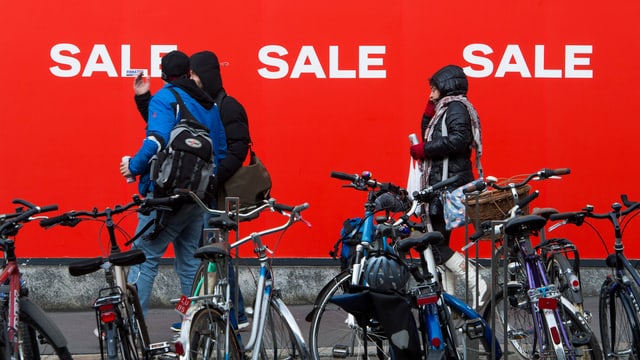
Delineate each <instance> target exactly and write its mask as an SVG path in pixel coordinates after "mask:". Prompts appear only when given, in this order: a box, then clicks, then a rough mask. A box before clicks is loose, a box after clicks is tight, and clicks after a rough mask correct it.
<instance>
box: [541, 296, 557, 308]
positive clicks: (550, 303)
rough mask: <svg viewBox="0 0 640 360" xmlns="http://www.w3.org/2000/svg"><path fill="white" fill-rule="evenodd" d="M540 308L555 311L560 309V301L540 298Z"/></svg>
mask: <svg viewBox="0 0 640 360" xmlns="http://www.w3.org/2000/svg"><path fill="white" fill-rule="evenodd" d="M538 307H539V308H540V309H549V310H555V309H556V308H557V307H558V299H556V298H540V299H538Z"/></svg>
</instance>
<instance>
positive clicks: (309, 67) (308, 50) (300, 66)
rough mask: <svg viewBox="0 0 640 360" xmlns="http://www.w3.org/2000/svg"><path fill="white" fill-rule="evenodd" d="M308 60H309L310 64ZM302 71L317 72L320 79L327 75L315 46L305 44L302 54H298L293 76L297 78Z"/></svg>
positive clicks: (292, 71)
mask: <svg viewBox="0 0 640 360" xmlns="http://www.w3.org/2000/svg"><path fill="white" fill-rule="evenodd" d="M307 60H309V63H308V64H307ZM302 73H309V74H315V75H316V77H317V78H319V79H324V78H326V77H327V76H326V75H325V74H324V70H322V65H321V64H320V59H318V55H317V54H316V50H315V49H314V48H313V46H310V45H305V46H303V47H302V48H301V49H300V54H298V59H296V64H295V65H293V70H291V78H292V79H297V78H299V77H300V74H302Z"/></svg>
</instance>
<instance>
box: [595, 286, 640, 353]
mask: <svg viewBox="0 0 640 360" xmlns="http://www.w3.org/2000/svg"><path fill="white" fill-rule="evenodd" d="M631 289H632V288H630V287H627V286H625V285H623V284H621V283H620V282H618V281H616V280H614V279H612V278H607V280H605V282H604V283H603V284H602V288H601V290H600V303H599V310H600V337H601V340H602V348H603V351H604V353H605V354H606V356H607V358H613V359H639V358H640V353H639V350H638V345H639V344H640V339H638V333H639V331H640V329H639V327H640V325H639V322H638V317H637V313H636V310H635V305H634V302H635V300H634V299H632V296H634V294H633V293H631V295H630V294H629V291H632V290H631Z"/></svg>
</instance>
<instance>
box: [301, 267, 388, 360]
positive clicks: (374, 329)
mask: <svg viewBox="0 0 640 360" xmlns="http://www.w3.org/2000/svg"><path fill="white" fill-rule="evenodd" d="M350 284H351V274H350V273H349V272H346V271H345V272H342V273H340V275H338V276H336V277H335V278H334V279H333V280H332V281H331V282H330V283H329V284H327V286H326V287H325V288H324V289H323V291H322V292H321V293H320V295H319V299H318V301H317V308H316V309H315V310H314V313H313V317H312V319H311V325H310V328H309V353H310V355H311V358H312V359H314V360H319V359H321V358H323V357H325V358H326V357H338V358H343V359H362V358H363V356H364V354H365V343H366V346H367V349H366V353H367V354H368V358H369V359H390V356H389V341H388V340H387V338H386V337H385V336H384V333H383V331H382V328H381V327H380V325H379V324H376V323H375V322H369V323H368V324H367V328H366V334H367V336H366V339H365V338H364V336H363V334H364V331H363V329H362V328H361V327H360V326H359V325H358V324H357V323H356V322H355V320H351V319H352V317H350V316H349V314H348V313H347V312H346V311H344V310H343V309H342V308H340V307H339V306H337V305H335V304H333V303H331V302H330V301H329V300H330V299H331V297H332V296H334V295H340V294H344V293H346V292H347V289H348V288H349V285H350ZM365 340H366V341H365Z"/></svg>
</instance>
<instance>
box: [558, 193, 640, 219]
mask: <svg viewBox="0 0 640 360" xmlns="http://www.w3.org/2000/svg"><path fill="white" fill-rule="evenodd" d="M620 198H621V200H622V203H623V204H624V206H626V207H627V208H626V209H624V210H621V209H622V206H621V205H620V204H619V203H617V202H616V203H613V204H611V209H612V211H609V212H606V213H594V212H593V206H591V205H587V206H586V207H585V208H584V209H583V210H581V211H571V212H563V213H559V214H552V215H551V216H549V219H550V220H566V222H567V223H571V224H575V225H578V226H580V225H582V223H583V222H584V218H585V217H588V218H592V219H611V217H612V216H616V217H620V216H624V215H627V214H629V213H631V212H633V211H635V210H637V209H638V208H640V202H637V201H630V200H629V198H628V196H627V195H626V194H622V195H620Z"/></svg>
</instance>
